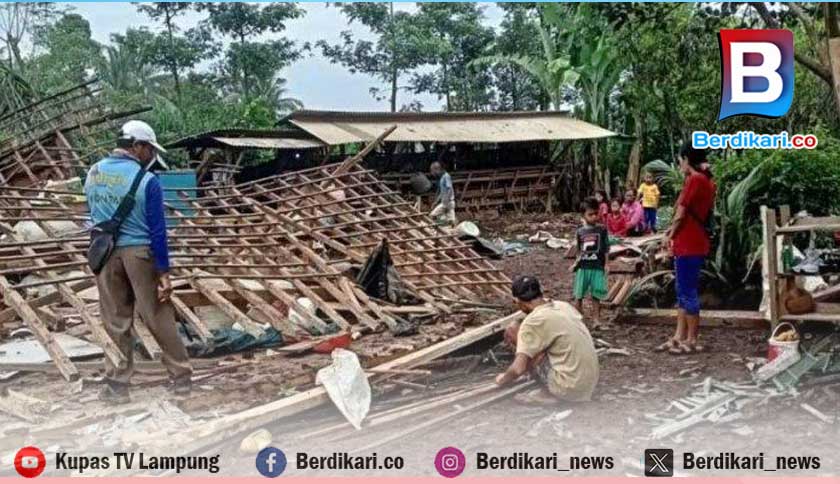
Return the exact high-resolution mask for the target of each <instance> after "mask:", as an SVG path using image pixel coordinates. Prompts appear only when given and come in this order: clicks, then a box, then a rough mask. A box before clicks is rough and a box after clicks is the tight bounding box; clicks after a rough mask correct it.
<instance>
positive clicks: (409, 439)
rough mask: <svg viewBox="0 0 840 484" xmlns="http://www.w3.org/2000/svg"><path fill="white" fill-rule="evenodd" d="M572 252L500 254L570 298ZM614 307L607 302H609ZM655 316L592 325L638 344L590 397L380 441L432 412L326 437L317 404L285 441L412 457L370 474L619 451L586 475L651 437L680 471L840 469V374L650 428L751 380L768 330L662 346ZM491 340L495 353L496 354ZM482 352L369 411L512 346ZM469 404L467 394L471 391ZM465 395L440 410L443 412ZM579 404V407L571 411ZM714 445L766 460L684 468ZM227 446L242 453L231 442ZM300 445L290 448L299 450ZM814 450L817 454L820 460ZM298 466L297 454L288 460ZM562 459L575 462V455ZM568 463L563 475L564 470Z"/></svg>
mask: <svg viewBox="0 0 840 484" xmlns="http://www.w3.org/2000/svg"><path fill="white" fill-rule="evenodd" d="M575 223H576V217H575V216H569V215H566V216H561V217H557V218H547V217H534V218H527V219H522V218H518V219H516V221H515V222H512V221H511V219H510V218H499V219H495V220H490V221H486V222H484V223H482V225H481V226H482V229H483V230H484V232H485V234H491V235H494V236H495V235H501V236H503V237H505V238H506V239H520V240H521V239H526V238H527V236H528V235H530V234H532V233H534V231H535V230H547V231H549V232H551V233H552V234H553V235H555V236H558V237H571V231H572V230H573V227H574V224H575ZM569 264H570V261H568V260H565V259H563V251H562V250H561V251H558V250H552V249H548V248H546V247H544V246H540V247H535V248H533V249H532V250H530V251H529V252H527V253H526V254H521V255H517V256H513V257H507V258H505V259H503V260H501V261H500V262H499V265H500V267H502V268H503V269H504V270H505V272H506V273H507V274H508V275H509V276H511V277H514V276H516V275H520V274H525V273H528V274H532V275H536V276H537V277H539V278H540V280H541V281H542V282H543V289H544V291H545V293H546V295H547V296H548V297H551V298H554V299H560V300H566V301H569V300H570V298H571V281H572V277H571V274H570V273H569V272H568V267H569ZM607 314H608V315H609V313H607ZM665 323H666V324H662V322H659V323H657V324H643V323H642V322H641V321H627V320H622V322H621V323H618V324H616V325H615V327H614V328H613V329H611V330H605V331H593V336H595V337H597V338H600V339H602V340H605V341H607V342H608V343H609V344H611V345H612V346H613V347H615V348H622V349H625V350H628V351H629V353H630V356H622V355H606V356H602V358H601V374H600V381H599V384H598V388H597V390H596V393H595V395H594V397H593V401H592V402H590V403H586V404H567V403H559V404H557V405H556V406H553V407H545V406H529V405H523V404H522V403H520V402H518V401H516V400H515V399H507V400H503V401H500V402H496V403H494V404H491V405H488V406H486V407H483V408H479V409H477V410H475V411H470V412H467V413H465V414H462V415H460V416H458V417H457V418H453V419H450V420H447V421H445V422H444V423H441V424H440V425H435V426H432V427H430V428H425V429H423V430H421V431H418V432H413V433H410V434H408V435H405V436H404V437H399V438H397V439H395V440H393V441H390V442H387V443H386V444H383V445H381V446H375V447H374V449H372V450H371V449H367V447H369V446H371V445H372V443H376V442H379V441H382V440H383V439H384V440H387V439H388V438H390V437H391V436H393V435H394V433H397V434H399V433H401V432H404V431H405V429H410V428H411V427H412V426H413V425H416V424H418V423H421V422H422V421H423V420H425V419H429V418H434V417H435V416H436V415H435V414H432V415H427V414H423V415H421V416H417V417H416V418H414V419H412V418H411V417H407V418H405V419H404V420H405V421H400V422H399V424H395V425H392V426H387V428H385V429H378V428H377V429H368V430H364V429H363V430H361V431H352V430H346V431H344V432H337V433H335V432H330V433H329V436H328V437H323V436H321V437H317V438H304V439H300V438H296V437H295V436H296V435H298V436H300V435H304V436H305V435H307V432H311V431H312V430H313V429H318V428H323V427H324V426H329V425H334V424H336V423H340V422H341V421H342V418H341V417H340V416H339V415H337V412H336V411H335V410H334V409H323V410H321V411H318V412H310V413H308V414H305V415H303V416H301V417H300V418H298V419H295V420H296V421H295V422H283V423H280V424H278V425H277V426H276V427H274V428H273V429H272V431H273V432H274V433H275V435H277V434H280V435H283V436H284V437H283V438H280V439H278V440H279V441H281V442H283V447H282V449H283V450H284V451H285V452H286V453H287V455H290V453H301V452H307V453H310V455H320V456H328V455H330V454H331V453H332V452H341V451H346V452H351V453H353V452H357V451H358V450H359V449H367V450H364V451H362V452H361V453H363V454H364V453H366V452H367V453H370V452H373V451H375V452H377V453H378V454H379V455H380V456H402V457H404V459H405V461H406V468H405V469H403V470H402V471H386V470H380V471H365V472H364V473H363V475H370V474H382V475H436V471H435V468H434V465H433V462H434V457H435V454H436V453H437V452H438V450H439V449H441V448H443V447H447V446H454V447H457V448H459V449H460V450H461V451H463V453H464V454H465V456H466V460H467V467H466V470H465V472H464V475H471V476H520V475H534V476H535V475H542V476H553V475H558V473H557V472H556V471H546V470H478V469H476V468H475V467H474V466H473V462H474V461H475V458H476V456H477V453H479V452H485V453H489V454H491V455H494V456H503V457H504V456H512V455H514V453H517V452H529V453H531V455H550V454H552V453H556V454H557V455H558V457H559V461H560V463H561V466H562V464H563V463H568V462H569V461H568V459H569V458H570V457H571V456H577V457H585V456H588V457H597V456H602V457H612V462H613V466H612V467H611V468H609V469H595V470H592V469H590V470H582V469H572V470H571V471H570V474H572V475H580V476H598V475H617V476H624V475H628V476H638V475H642V474H643V470H642V469H643V467H642V461H641V459H642V455H643V451H644V449H649V448H655V449H657V448H671V449H674V452H675V456H676V475H678V476H679V475H690V476H705V475H752V476H757V475H780V474H782V475H791V476H835V477H836V476H837V475H838V474H840V452H838V451H839V450H840V443H839V442H840V425H838V422H840V397H838V395H840V385H838V384H836V383H835V384H832V385H831V386H827V387H820V386H811V387H803V388H801V389H800V390H801V393H800V394H799V396H796V397H793V396H786V397H778V398H774V399H771V400H768V401H766V402H760V403H757V404H756V403H753V404H749V405H747V406H745V407H744V408H743V409H741V411H740V412H738V413H737V415H736V417H735V418H734V419H733V420H732V421H730V422H727V423H715V424H711V423H708V422H704V423H701V424H700V425H697V426H695V427H692V428H690V429H688V430H685V431H681V432H678V433H676V434H674V435H672V436H669V437H666V438H663V439H654V438H652V437H651V431H652V429H653V428H654V427H655V426H656V425H658V422H657V421H655V420H654V417H655V416H656V415H657V414H662V413H663V412H666V410H667V409H668V406H669V404H670V402H672V401H673V400H676V399H679V398H682V397H686V396H689V395H690V394H691V393H692V392H695V391H697V390H698V388H699V387H702V385H703V382H704V381H705V380H706V379H707V378H713V379H714V380H716V381H724V382H750V381H751V378H750V375H749V372H748V370H747V366H746V363H747V358H749V357H758V356H764V355H766V353H767V343H766V339H767V337H768V334H767V331H766V330H760V329H758V330H757V329H752V330H750V329H730V328H703V329H702V336H701V337H702V341H703V343H704V344H705V345H706V347H707V348H708V349H707V351H705V352H704V353H700V354H693V355H685V356H674V355H669V354H663V353H657V352H654V347H655V346H656V345H658V344H659V343H660V342H662V341H664V340H665V339H666V338H667V337H668V336H669V335H670V334H671V332H672V331H673V326H672V325H671V324H668V323H670V322H668V321H665ZM490 351H492V352H493V357H492V358H491V357H489V355H490V353H489V352H490ZM473 352H474V354H478V355H481V359H482V363H481V365H479V366H478V367H477V368H474V369H472V370H471V371H469V372H467V373H463V372H461V371H459V370H456V371H455V373H457V374H456V375H455V376H453V377H452V378H446V377H442V378H444V380H445V382H443V383H440V384H433V385H431V387H430V388H431V389H430V390H428V392H429V394H428V395H425V396H424V393H423V392H422V391H420V392H419V394H418V391H416V390H412V389H403V390H402V391H400V392H396V394H395V393H394V392H391V393H389V394H387V395H383V396H381V397H378V398H375V399H374V402H375V403H374V408H373V409H372V410H371V413H372V414H373V413H375V412H377V411H382V410H386V411H387V409H389V408H394V407H395V406H396V405H398V404H404V403H403V400H405V399H406V398H410V397H411V396H412V395H414V397H415V398H431V397H432V395H436V394H437V393H435V392H445V391H447V389H448V391H456V390H458V389H462V388H467V387H474V386H475V385H478V384H481V383H486V382H490V381H492V379H493V377H494V376H495V375H496V374H497V373H498V372H500V371H502V370H503V369H504V368H505V365H506V364H507V363H508V362H509V361H510V358H511V355H510V354H509V352H506V350H504V349H503V347H502V346H500V345H496V346H494V347H492V348H488V347H487V345H483V346H478V347H476V348H473ZM803 403H808V404H810V405H811V406H813V407H815V408H819V409H820V410H821V411H822V412H824V413H825V414H827V415H829V416H831V417H833V418H834V423H833V424H827V423H823V422H821V421H819V420H818V419H817V418H815V417H814V416H813V415H811V414H809V413H807V412H806V411H804V410H803V409H802V407H801V405H802V404H803ZM461 405H466V403H463V404H461ZM457 408H458V405H454V406H453V407H448V408H445V409H443V410H441V411H440V412H439V414H444V413H446V412H451V411H453V409H457ZM568 410H571V413H568V414H567V413H566V412H567V411H568ZM687 452H690V453H694V454H695V455H697V456H708V457H714V456H716V455H718V454H719V453H723V452H735V453H736V455H737V456H739V457H741V456H758V455H763V456H764V460H763V462H764V463H765V464H764V465H765V467H764V469H763V470H738V469H731V470H696V469H692V470H685V469H683V468H682V455H683V453H687ZM224 455H228V456H235V455H236V451H235V450H233V449H228V451H227V452H224ZM779 457H786V458H787V457H819V460H820V464H819V466H818V467H816V466H812V467H811V468H810V469H808V470H790V469H781V468H780V469H776V467H777V463H778V462H777V460H776V459H777V458H779ZM291 458H292V457H290V459H291ZM229 459H230V460H229V464H230V468H231V469H242V471H243V472H247V469H249V468H250V467H251V466H253V463H252V461H251V460H250V458H244V457H239V458H236V457H229ZM812 462H813V461H812ZM291 467H293V466H290V468H291ZM565 467H567V468H568V467H569V466H568V465H567V466H565ZM287 473H288V474H290V475H319V476H320V475H325V474H326V475H361V474H359V473H358V472H356V473H352V472H348V471H317V472H316V471H304V470H299V469H291V470H288V471H287ZM560 475H566V473H561V474H560Z"/></svg>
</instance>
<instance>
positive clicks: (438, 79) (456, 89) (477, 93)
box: [412, 3, 494, 111]
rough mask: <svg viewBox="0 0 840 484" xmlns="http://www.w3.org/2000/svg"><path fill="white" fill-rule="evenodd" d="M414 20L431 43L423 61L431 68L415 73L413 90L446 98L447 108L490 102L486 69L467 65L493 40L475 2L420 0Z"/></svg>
mask: <svg viewBox="0 0 840 484" xmlns="http://www.w3.org/2000/svg"><path fill="white" fill-rule="evenodd" d="M418 8H419V11H418V13H417V15H416V17H417V22H418V24H419V25H420V26H421V28H422V29H423V30H424V31H425V32H427V34H426V35H427V37H428V40H429V41H430V42H431V43H432V44H433V45H434V49H431V50H429V51H427V52H426V53H425V62H426V63H427V64H429V65H432V66H435V67H434V70H432V71H429V72H423V73H415V74H414V75H413V78H412V91H413V92H415V93H421V92H428V93H430V94H435V95H437V97H438V99H444V100H445V101H446V110H447V111H475V110H480V109H481V108H482V107H484V106H487V105H489V104H490V102H491V90H490V87H491V84H492V77H491V73H490V70H489V69H475V68H472V67H471V66H470V63H471V62H472V60H473V59H475V58H477V57H479V56H480V55H482V53H483V51H484V49H485V48H486V46H487V44H488V43H490V42H492V41H493V38H494V33H493V30H492V29H491V28H490V27H487V26H484V25H482V20H483V19H484V15H483V13H482V9H481V8H480V7H478V6H477V4H475V3H419V4H418Z"/></svg>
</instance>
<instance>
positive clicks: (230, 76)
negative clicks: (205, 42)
mask: <svg viewBox="0 0 840 484" xmlns="http://www.w3.org/2000/svg"><path fill="white" fill-rule="evenodd" d="M199 8H200V9H203V10H206V11H207V12H209V17H208V19H207V21H206V24H207V25H209V26H210V27H211V28H212V29H213V30H215V31H217V32H219V33H221V34H223V35H226V36H228V37H230V38H231V39H232V40H233V41H234V42H233V43H232V44H231V45H230V46H229V47H228V49H227V51H226V52H225V56H224V59H223V60H222V63H221V64H220V66H219V70H220V72H221V73H222V75H223V77H224V78H225V79H226V80H227V81H228V82H229V87H235V88H236V89H241V91H242V92H243V94H244V95H245V96H246V97H247V96H250V95H251V94H252V90H253V88H254V86H255V85H256V84H257V83H266V82H269V81H271V82H273V81H274V80H275V78H276V77H277V75H278V72H279V71H280V70H281V69H283V68H284V67H286V66H288V65H289V64H291V63H292V62H294V61H295V60H297V59H298V58H300V55H301V50H300V49H298V48H297V46H296V45H295V43H294V42H293V41H291V40H289V39H286V38H285V37H281V38H276V39H274V40H271V41H266V42H256V41H253V40H249V39H253V38H255V37H259V36H261V35H263V34H266V33H269V32H271V33H280V32H283V31H284V30H285V29H286V22H287V21H289V20H292V19H296V18H299V17H301V16H302V15H303V14H304V11H303V10H302V9H301V8H300V7H298V6H297V5H295V4H293V3H272V4H269V5H266V6H263V5H260V4H250V3H202V4H200V6H199Z"/></svg>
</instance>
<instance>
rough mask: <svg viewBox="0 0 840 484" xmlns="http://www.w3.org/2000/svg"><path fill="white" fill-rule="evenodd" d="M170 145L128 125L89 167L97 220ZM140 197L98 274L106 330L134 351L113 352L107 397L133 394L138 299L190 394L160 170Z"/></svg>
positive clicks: (141, 126)
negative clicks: (117, 356) (173, 297)
mask: <svg viewBox="0 0 840 484" xmlns="http://www.w3.org/2000/svg"><path fill="white" fill-rule="evenodd" d="M159 152H160V153H165V152H166V151H165V150H164V149H163V148H162V147H161V146H160V145H159V144H157V137H156V135H155V132H154V131H153V130H152V128H151V127H150V126H149V125H148V124H146V123H143V122H141V121H129V122H128V123H126V124H125V125H124V126H123V128H122V130H121V133H120V137H119V139H118V140H117V149H115V150H114V151H113V152H112V153H111V154H110V155H109V156H108V157H106V158H104V159H103V160H101V161H99V162H98V163H96V164H95V165H93V167H92V168H91V169H90V171H89V172H88V176H87V179H86V180H85V196H86V197H87V202H88V206H89V208H90V213H91V218H92V219H93V223H94V224H98V223H101V222H104V221H106V220H109V219H110V218H111V217H112V216H113V215H114V212H115V211H116V210H117V206H119V204H120V202H121V201H122V199H123V198H124V197H125V195H126V193H128V190H129V188H130V186H131V184H132V182H133V181H134V178H135V176H136V175H137V174H138V173H139V171H140V170H141V169H142V167H143V166H147V165H149V164H150V163H152V162H153V161H154V160H156V159H157V156H158V153H159ZM135 198H136V203H135V205H134V208H133V210H132V211H131V213H130V214H129V215H128V217H126V219H125V221H124V222H123V224H122V226H121V227H120V231H119V236H118V238H117V243H116V248H115V250H114V252H113V254H112V255H111V257H110V258H109V259H108V261H107V262H106V263H105V266H104V267H103V269H102V271H101V272H100V273H99V275H97V277H96V286H97V288H98V289H99V307H100V311H101V313H102V320H103V323H104V325H105V330H106V331H107V332H108V334H109V335H110V336H111V338H112V339H113V340H114V342H115V343H116V345H117V346H118V347H119V349H120V351H122V353H123V355H125V357H126V363H125V364H124V365H123V366H120V367H115V366H114V365H113V364H112V363H111V362H110V361H109V360H108V359H107V358H106V359H105V365H106V368H105V370H106V383H107V385H106V386H105V387H104V388H103V389H102V392H101V393H100V398H101V399H103V400H108V401H112V402H115V403H120V402H127V401H128V400H129V392H128V385H129V381H130V379H131V375H132V373H133V371H134V359H133V356H132V355H133V343H134V338H133V337H132V334H131V327H132V324H133V322H134V309H135V305H136V307H137V310H138V312H139V314H140V317H141V318H143V322H144V323H146V326H148V328H149V331H150V332H151V333H152V335H153V336H154V338H155V340H156V341H157V343H158V344H159V345H160V347H161V350H163V357H162V361H163V364H164V366H166V369H167V371H168V373H169V377H170V378H171V379H172V384H171V389H172V390H173V391H174V393H176V394H180V395H184V394H188V393H189V392H190V389H191V380H190V377H191V375H192V368H191V366H190V362H189V358H188V356H187V351H186V349H185V348H184V344H183V342H182V341H181V339H180V337H179V336H178V331H177V329H176V326H175V311H174V309H173V307H172V304H171V303H170V302H169V297H170V294H171V293H172V283H171V282H170V280H169V249H168V246H167V240H166V219H165V218H164V207H163V190H162V189H161V186H160V182H159V181H158V179H157V177H156V176H155V175H154V174H152V173H146V174H145V175H144V176H143V179H142V181H141V182H140V185H139V186H138V188H137V193H136V194H135Z"/></svg>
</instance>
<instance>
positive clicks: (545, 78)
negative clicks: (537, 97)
mask: <svg viewBox="0 0 840 484" xmlns="http://www.w3.org/2000/svg"><path fill="white" fill-rule="evenodd" d="M559 8H560V7H558V6H557V5H556V4H540V5H538V6H537V10H536V11H537V14H538V16H537V18H538V20H539V21H538V23H537V25H536V27H537V33H538V39H539V42H540V44H541V47H542V48H541V51H540V53H539V55H534V54H531V53H492V54H490V55H487V56H484V57H481V58H478V59H476V60H475V61H474V62H473V64H475V65H478V66H480V65H496V66H499V65H508V66H513V67H516V68H518V69H521V70H522V71H523V72H527V73H528V74H529V75H530V76H531V77H532V78H533V79H534V80H535V81H536V82H537V83H538V84H539V86H540V88H541V89H542V91H543V93H544V95H545V96H546V97H547V98H548V100H549V104H550V107H551V108H552V109H555V110H559V109H561V108H562V106H563V105H564V103H565V93H566V90H567V88H568V87H569V86H570V85H572V84H574V83H575V82H576V81H577V74H576V73H575V72H574V70H573V69H572V68H571V67H572V66H571V62H570V60H569V56H568V55H566V53H565V49H564V46H563V45H562V44H561V42H562V41H563V39H562V33H563V27H562V25H563V14H562V13H561V12H560V11H559V10H558V9H559ZM491 52H492V51H491Z"/></svg>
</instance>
